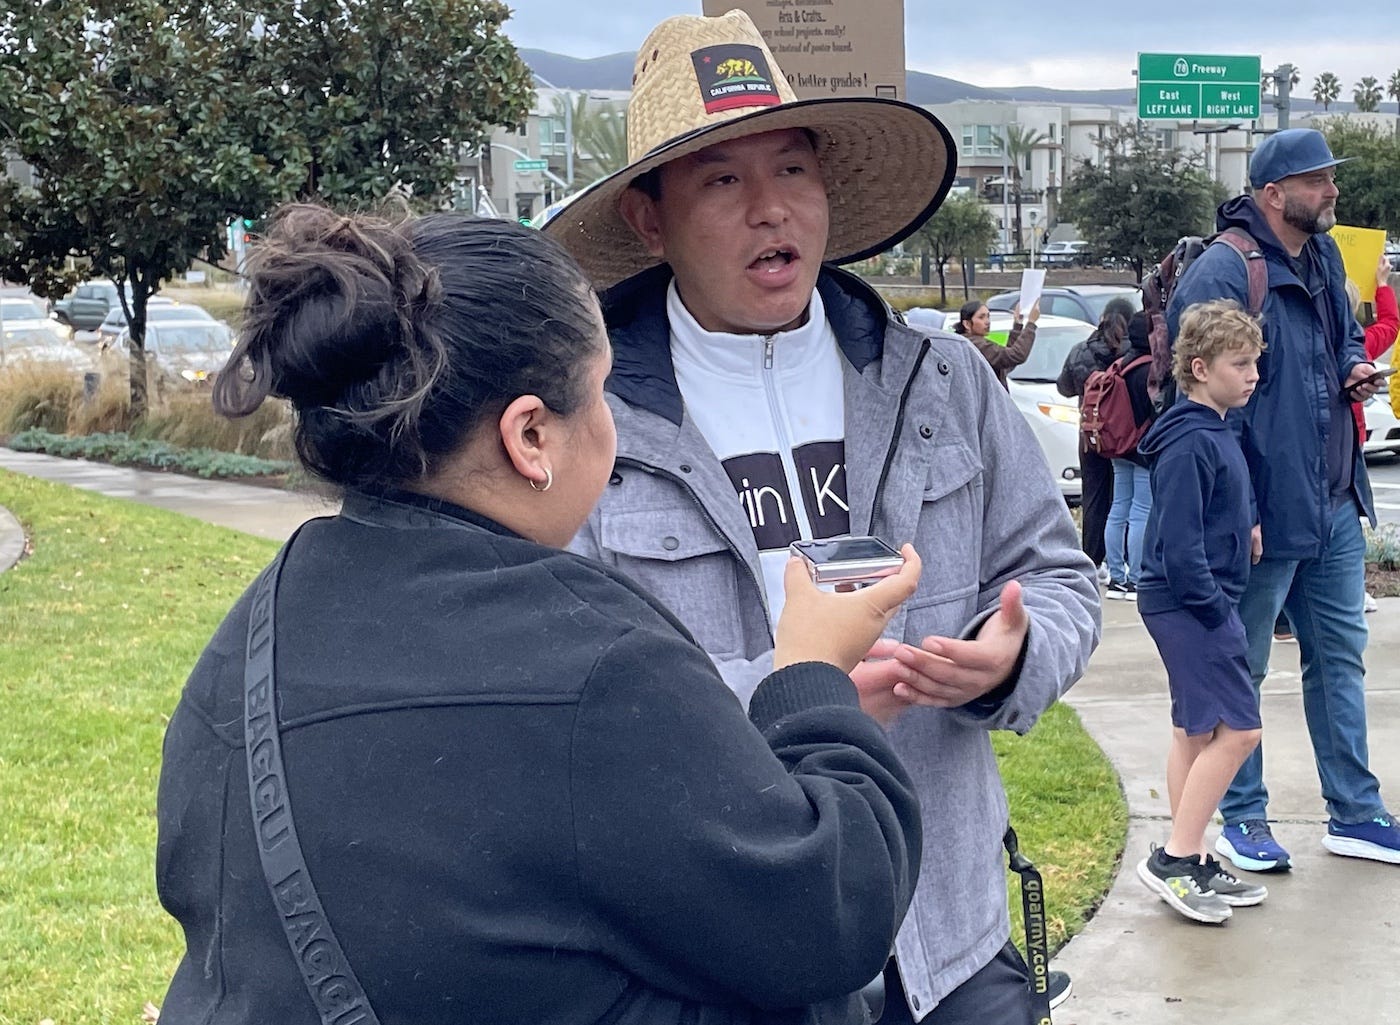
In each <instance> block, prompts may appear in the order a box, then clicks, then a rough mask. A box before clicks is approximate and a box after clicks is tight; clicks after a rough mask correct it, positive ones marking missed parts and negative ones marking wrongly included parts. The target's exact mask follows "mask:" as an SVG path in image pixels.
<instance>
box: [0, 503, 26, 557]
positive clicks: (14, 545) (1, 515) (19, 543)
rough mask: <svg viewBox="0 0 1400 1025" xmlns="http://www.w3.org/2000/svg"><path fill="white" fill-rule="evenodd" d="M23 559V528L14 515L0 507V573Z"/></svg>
mask: <svg viewBox="0 0 1400 1025" xmlns="http://www.w3.org/2000/svg"><path fill="white" fill-rule="evenodd" d="M23 557H24V528H23V527H21V526H20V525H19V520H17V519H15V517H14V514H13V513H12V512H10V510H8V509H6V508H5V507H4V506H3V505H0V573H3V572H5V570H7V569H9V568H10V567H11V566H13V565H14V564H15V563H17V562H19V560H20V559H21V558H23Z"/></svg>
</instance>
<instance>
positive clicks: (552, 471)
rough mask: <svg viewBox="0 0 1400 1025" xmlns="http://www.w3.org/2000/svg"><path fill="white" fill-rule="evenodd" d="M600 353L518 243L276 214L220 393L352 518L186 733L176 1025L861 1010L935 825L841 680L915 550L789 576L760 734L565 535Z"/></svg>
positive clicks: (234, 619)
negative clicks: (894, 565) (280, 431)
mask: <svg viewBox="0 0 1400 1025" xmlns="http://www.w3.org/2000/svg"><path fill="white" fill-rule="evenodd" d="M611 362H612V358H611V351H610V348H609V344H608V339H607V335H606V334H605V332H604V328H603V321H602V318H601V315H600V312H599V308H598V303H597V300H596V298H595V297H594V294H593V292H592V291H591V290H590V288H589V286H588V283H587V281H586V279H585V278H584V276H583V275H582V273H581V272H580V271H579V270H578V268H577V267H576V266H575V265H574V263H573V262H572V261H571V260H570V259H569V257H568V256H566V255H565V253H564V251H563V250H562V249H561V248H560V247H559V246H558V244H556V243H555V242H553V241H552V240H550V239H549V238H547V237H545V236H544V235H542V234H540V233H538V232H536V231H532V230H530V229H528V228H524V227H521V226H519V225H516V224H513V223H510V222H506V221H497V220H477V219H472V218H466V217H461V216H457V215H449V214H434V215H430V216H425V217H422V218H420V219H416V220H415V219H405V220H400V221H391V220H384V219H378V218H372V217H346V216H341V215H338V214H335V213H332V212H330V211H328V210H325V209H322V208H318V207H312V206H292V207H289V208H286V209H284V210H282V211H281V212H280V213H279V214H278V215H277V216H276V217H275V218H274V221H273V224H272V227H271V230H270V232H269V234H268V236H267V238H266V240H265V241H264V242H263V243H262V244H261V245H260V246H259V248H258V251H257V253H256V254H255V257H254V260H253V262H252V268H251V284H250V291H249V295H248V300H247V309H246V316H245V319H244V325H243V330H242V333H241V336H240V339H239V342H238V346H237V348H236V349H235V352H234V355H233V359H232V361H231V363H230V369H229V370H228V371H226V372H225V373H224V374H223V375H222V376H221V377H220V378H219V380H218V381H217V382H216V388H215V392H214V401H215V405H216V407H217V408H218V409H219V411H220V412H222V413H224V414H225V415H230V416H239V415H244V414H247V413H249V412H251V411H252V410H253V409H255V408H257V406H258V405H259V404H260V403H261V402H262V401H263V400H264V399H266V398H267V397H269V396H277V397H279V398H284V399H287V400H288V401H290V403H291V405H292V408H293V411H294V414H295V426H294V430H295V440H296V450H297V453H298V455H299V457H300V460H301V462H302V463H303V464H304V465H305V467H306V468H307V470H308V471H310V472H311V473H313V474H315V475H316V476H318V477H320V478H322V479H323V480H325V481H328V482H330V483H331V484H333V485H336V486H337V487H338V488H339V489H341V490H342V492H343V506H342V510H341V512H340V514H339V515H337V516H334V517H330V518H325V519H317V520H312V521H311V522H309V523H308V524H306V525H305V526H303V527H302V528H301V529H300V530H299V531H298V532H297V533H296V534H295V535H294V536H293V537H292V538H291V539H290V540H289V541H288V542H287V544H286V546H284V548H283V550H282V552H281V553H280V554H279V556H278V558H277V559H276V560H275V561H274V563H273V564H272V566H270V567H269V568H268V570H266V571H265V572H264V574H263V575H262V576H261V577H259V578H258V580H257V581H255V582H254V585H253V587H252V588H250V590H249V592H248V593H247V594H245V595H244V596H243V597H242V598H241V599H240V600H239V601H238V603H237V604H236V605H235V606H234V608H233V610H232V611H231V612H230V613H229V616H228V618H227V619H226V620H225V621H224V623H223V624H222V626H220V628H219V629H218V631H217V632H216V634H215V635H214V637H213V639H212V640H211V641H210V642H209V645H208V647H207V648H206V649H205V651H204V654H203V655H202V656H201V658H200V660H199V662H198V664H197V665H196V666H195V668H194V670H193V673H192V674H191V676H190V678H189V681H188V683H187V684H186V686H185V690H184V693H183V695H182V696H181V699H180V702H179V705H178V707H177V708H176V710H175V712H174V715H173V717H172V718H171V721H170V724H169V727H168V730H167V733H166V739H165V748H164V762H163V766H162V770H161V780H160V793H159V799H158V805H157V817H158V825H159V842H158V850H157V883H158V888H159V893H160V899H161V902H162V904H163V905H164V906H165V908H166V909H167V910H168V911H169V913H170V914H171V915H172V916H173V917H175V918H176V919H177V920H178V921H179V923H180V925H181V927H182V928H183V930H184V936H185V943H186V950H185V954H184V957H183V959H182V960H181V962H180V964H179V966H178V968H177V970H176V972H175V976H174V979H173V981H172V982H171V985H170V989H169V992H168V994H167V996H166V999H165V1003H164V1007H163V1008H162V1009H161V1021H162V1022H163V1023H166V1025H171V1023H173V1025H183V1023H186V1022H213V1023H250V1025H251V1023H267V1022H276V1023H278V1025H314V1023H317V1022H322V1021H324V1022H340V1023H345V1025H349V1023H351V1022H375V1021H383V1022H385V1023H393V1022H410V1021H412V1022H431V1021H436V1022H442V1021H471V1022H481V1023H490V1022H501V1023H505V1022H550V1023H558V1025H568V1023H575V1022H577V1023H591V1022H598V1021H608V1022H615V1023H642V1022H646V1023H662V1022H682V1021H685V1022H700V1023H703V1022H715V1023H718V1022H726V1023H741V1022H757V1021H779V1020H782V1021H799V1020H800V1021H803V1022H844V1021H851V1020H864V1019H863V1017H862V1015H863V1013H864V1012H863V1010H862V1009H861V1005H860V997H859V996H858V995H856V994H857V991H858V990H859V989H860V988H861V986H862V985H863V984H864V983H865V982H867V981H868V980H870V979H871V978H872V977H875V976H876V975H877V974H878V973H879V972H880V970H881V967H882V966H883V964H884V963H885V960H886V957H887V956H888V954H889V950H890V945H891V943H892V941H893V937H894V934H895V931H896V929H897V928H898V926H899V923H900V921H901V919H902V918H903V915H904V912H905V909H906V906H907V904H908V901H909V899H910V896H911V893H912V890H913V885H914V880H915V877H916V875H917V873H918V868H919V864H918V862H919V851H920V824H919V814H918V802H917V798H916V796H915V794H914V792H913V790H912V787H911V783H910V781H909V779H908V777H907V776H906V774H905V772H904V770H903V768H902V767H901V765H900V763H899V761H898V759H897V758H896V756H895V754H894V752H893V750H892V749H891V747H890V746H889V744H888V742H887V741H886V738H885V735H884V732H883V730H882V729H881V727H880V726H879V724H877V723H876V722H874V721H873V720H871V719H870V718H868V717H867V716H866V715H865V714H864V713H863V712H862V711H861V710H860V705H859V701H858V699H857V695H856V690H855V688H854V686H853V685H852V683H851V681H850V678H849V677H848V675H847V673H848V672H849V671H850V669H851V668H852V667H853V666H854V665H855V664H856V663H857V662H859V661H860V660H861V659H862V658H863V657H864V656H865V654H866V653H867V652H868V651H869V650H870V646H871V644H872V643H873V642H874V641H875V639H876V638H877V637H879V635H880V633H881V631H882V629H883V627H884V626H885V624H886V622H887V621H888V619H889V617H890V616H892V615H893V614H894V612H895V611H896V609H897V608H898V607H899V605H900V604H901V603H902V602H903V601H904V600H905V599H906V598H908V597H909V595H911V594H912V593H913V591H914V587H915V585H916V582H917V578H918V574H919V563H918V558H917V556H915V555H914V553H913V549H912V547H908V546H906V548H905V550H904V557H905V563H904V567H903V568H902V569H901V570H900V571H899V573H898V574H896V575H894V576H891V577H887V578H885V579H884V580H882V581H880V582H878V583H876V584H874V585H873V586H871V587H868V588H865V589H863V590H860V591H859V592H856V593H850V594H836V593H828V592H825V591H822V590H819V589H817V587H816V586H815V585H814V584H813V583H812V581H811V579H810V578H809V577H808V575H807V574H806V572H805V571H804V570H803V569H802V564H801V563H800V562H798V561H794V562H793V564H792V565H790V566H789V567H788V574H787V580H786V584H787V588H788V591H787V608H786V611H785V612H784V614H783V616H782V618H781V619H780V621H779V623H778V626H777V645H776V652H775V657H774V665H775V667H776V668H775V671H774V672H773V673H772V675H770V676H769V677H768V678H767V679H766V680H765V681H764V682H763V683H762V684H761V685H760V687H759V689H758V690H757V692H756V693H755V694H754V697H753V700H752V703H751V704H750V708H749V712H748V716H747V717H746V716H745V713H744V711H743V709H742V708H741V706H740V704H739V701H738V700H737V699H736V698H735V697H734V695H733V693H732V692H731V691H730V690H729V688H728V687H726V686H725V684H724V682H723V681H722V680H721V679H720V677H719V674H718V673H717V672H716V670H715V669H714V667H713V665H712V664H711V662H710V659H709V658H708V657H707V656H706V654H705V653H704V652H703V651H702V650H701V649H700V648H699V647H698V646H697V645H696V644H695V643H694V641H693V640H692V639H691V637H690V635H689V634H688V633H687V632H686V631H685V629H684V628H683V627H681V626H680V625H679V623H678V622H677V621H676V620H675V619H674V617H672V615H671V614H670V613H669V612H668V611H667V610H666V609H664V608H662V607H660V606H659V605H658V604H657V603H656V602H655V600H654V599H652V598H650V597H649V596H648V595H647V594H645V593H644V592H642V591H641V590H639V589H638V588H637V587H636V586H635V585H633V584H631V583H630V582H629V581H627V580H626V579H625V578H623V577H622V576H620V575H618V574H617V573H615V572H613V571H612V570H610V569H607V568H605V567H603V566H601V565H599V564H597V563H595V562H591V561H589V560H586V559H584V558H582V557H579V556H576V555H572V554H570V553H567V552H565V551H563V550H561V549H562V547H563V546H564V545H565V544H566V543H567V542H568V541H569V540H570V539H571V538H572V537H573V536H574V534H575V533H576V532H577V530H578V529H579V527H580V526H581V525H582V523H583V521H584V519H585V517H586V516H587V515H588V513H589V511H590V510H591V509H592V508H593V506H594V503H595V501H596V499H597V498H598V496H599V494H600V493H601V492H602V490H603V488H605V487H606V486H607V485H608V480H609V477H610V475H611V474H612V469H613V458H614V445H615V435H614V430H613V422H612V416H611V412H610V410H609V406H608V403H607V401H606V400H605V398H604V394H603V380H604V378H605V376H606V375H607V373H608V372H609V369H610V367H611ZM669 540H670V539H665V538H661V537H658V538H656V544H657V545H658V547H660V548H667V547H670V546H669V545H668V542H669ZM697 554H698V553H687V552H684V551H680V552H677V553H676V557H678V558H684V557H690V556H695V555H697ZM699 557H703V555H701V556H699Z"/></svg>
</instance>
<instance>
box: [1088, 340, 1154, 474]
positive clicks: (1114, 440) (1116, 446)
mask: <svg viewBox="0 0 1400 1025" xmlns="http://www.w3.org/2000/svg"><path fill="white" fill-rule="evenodd" d="M1151 362H1152V356H1151V354H1148V355H1146V356H1139V357H1138V358H1137V359H1135V360H1133V361H1132V362H1131V363H1124V362H1123V361H1122V360H1121V359H1116V360H1114V361H1113V362H1112V363H1110V364H1109V365H1108V366H1107V367H1106V368H1105V369H1103V370H1095V371H1094V372H1093V373H1092V374H1090V375H1089V378H1088V380H1086V381H1085V382H1084V399H1083V401H1082V402H1080V404H1079V440H1080V442H1081V444H1082V445H1083V446H1084V449H1085V450H1086V451H1088V452H1097V453H1098V454H1099V455H1101V456H1103V457H1104V458H1105V459H1122V458H1123V457H1125V456H1127V455H1130V454H1132V453H1133V452H1135V451H1136V450H1137V446H1138V442H1139V441H1141V440H1142V436H1143V435H1144V434H1146V433H1147V428H1149V427H1151V426H1152V419H1151V417H1149V418H1148V419H1146V420H1144V421H1143V422H1142V423H1141V424H1139V423H1138V422H1137V417H1136V416H1135V415H1134V414H1133V397H1132V396H1131V395H1130V394H1128V382H1127V379H1126V375H1127V373H1128V371H1129V370H1135V369H1137V368H1138V367H1141V366H1145V365H1146V364H1148V363H1151Z"/></svg>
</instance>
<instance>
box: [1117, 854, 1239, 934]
mask: <svg viewBox="0 0 1400 1025" xmlns="http://www.w3.org/2000/svg"><path fill="white" fill-rule="evenodd" d="M1137 874H1138V878H1139V879H1141V880H1142V881H1143V884H1144V885H1145V886H1146V887H1147V888H1148V889H1149V890H1151V891H1152V892H1153V893H1155V894H1156V895H1157V896H1159V897H1161V898H1162V899H1163V900H1164V901H1166V902H1167V904H1168V905H1170V906H1171V907H1172V909H1173V910H1175V911H1176V912H1177V913H1178V914H1181V915H1184V916H1186V917H1187V918H1189V919H1192V920H1193V921H1196V922H1209V923H1211V924H1219V923H1221V922H1227V921H1229V920H1230V915H1231V914H1232V912H1231V911H1230V905H1229V904H1226V903H1225V901H1223V900H1221V898H1220V897H1219V896H1218V895H1217V894H1215V893H1212V892H1211V891H1210V890H1207V889H1205V888H1204V887H1203V886H1202V880H1201V876H1202V874H1203V870H1202V866H1201V863H1200V862H1199V861H1197V860H1196V859H1195V858H1169V857H1167V852H1166V851H1164V850H1162V848H1160V847H1155V848H1154V849H1153V851H1152V853H1151V854H1149V855H1148V856H1147V857H1145V858H1143V859H1142V861H1140V862H1138V867H1137Z"/></svg>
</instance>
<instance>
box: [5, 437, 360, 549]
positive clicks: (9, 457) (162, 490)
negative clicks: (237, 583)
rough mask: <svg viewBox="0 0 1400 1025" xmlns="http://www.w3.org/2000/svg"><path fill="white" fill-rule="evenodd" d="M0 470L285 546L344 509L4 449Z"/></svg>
mask: <svg viewBox="0 0 1400 1025" xmlns="http://www.w3.org/2000/svg"><path fill="white" fill-rule="evenodd" d="M0 469H5V470H13V471H15V472H16V473H25V474H28V475H29V476H31V477H42V478H44V479H45V480H51V481H55V482H57V483H59V484H68V485H71V486H73V487H76V488H84V489H86V490H88V491H97V492H101V493H102V494H104V495H111V496H113V497H114V498H126V499H130V500H131V501H133V502H142V503H144V504H146V505H154V506H158V507H160V508H162V509H170V510H172V511H174V512H179V513H184V514H186V515H187V516H194V517H196V518H198V519H201V520H206V521H208V522H210V523H217V524H219V525H220V526H224V527H232V528H234V529H235V530H242V531H244V532H246V533H249V534H256V535H258V536H259V537H267V538H272V539H273V540H276V541H283V540H285V539H286V538H287V537H288V536H289V535H290V534H291V532H292V531H293V530H295V529H296V528H297V527H298V526H300V525H301V524H302V523H303V522H304V521H306V520H309V519H311V518H312V517H314V516H326V515H330V514H333V513H334V512H335V511H336V510H337V509H338V508H339V504H338V503H335V502H330V501H327V500H326V499H324V498H320V497H317V496H316V495H312V494H308V493H305V492H300V491H285V490H281V489H278V488H265V487H257V486H254V485H251V484H232V483H229V482H227V481H217V480H201V479H199V478H198V477H184V476H181V475H180V474H177V473H156V472H152V471H149V470H134V469H131V468H130V467H125V466H111V465H109V464H107V463H90V462H88V461H87V460H85V459H60V458H58V457H57V456H46V455H40V454H38V453H34V452H14V451H11V450H10V449H7V448H0ZM0 497H3V495H0Z"/></svg>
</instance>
